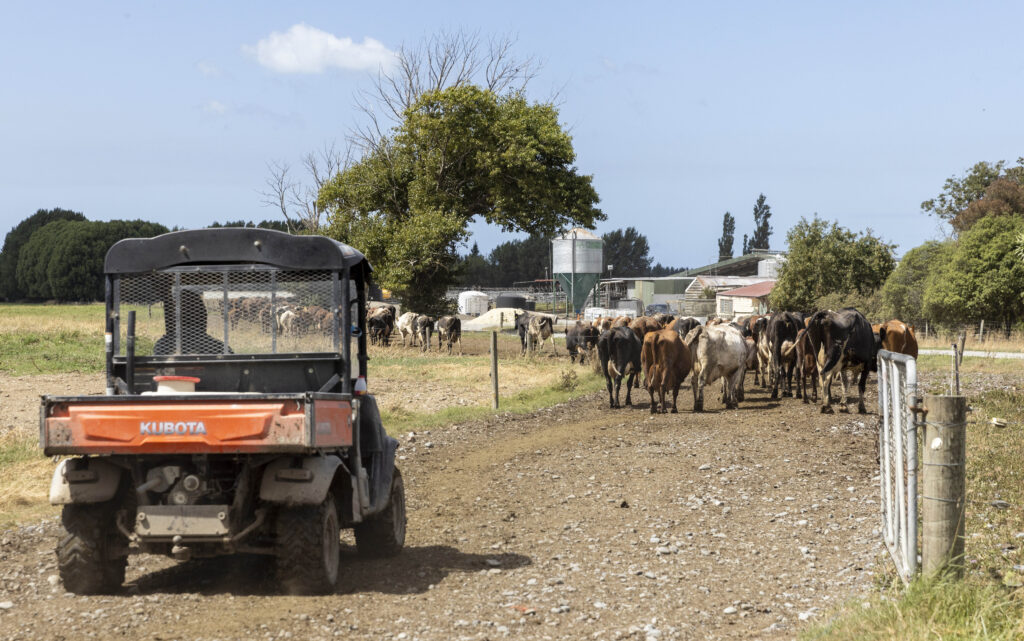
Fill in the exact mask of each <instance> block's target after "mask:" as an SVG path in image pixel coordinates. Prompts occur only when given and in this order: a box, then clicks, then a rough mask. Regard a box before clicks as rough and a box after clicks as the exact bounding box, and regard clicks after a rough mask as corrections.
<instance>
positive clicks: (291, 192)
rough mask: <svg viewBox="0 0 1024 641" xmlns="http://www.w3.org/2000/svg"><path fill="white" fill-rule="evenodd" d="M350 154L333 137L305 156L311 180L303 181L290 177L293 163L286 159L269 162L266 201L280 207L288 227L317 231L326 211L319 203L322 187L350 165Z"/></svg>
mask: <svg viewBox="0 0 1024 641" xmlns="http://www.w3.org/2000/svg"><path fill="white" fill-rule="evenodd" d="M349 158H350V155H349V154H348V153H346V154H345V155H342V154H341V152H339V151H338V148H337V145H336V143H335V142H334V141H331V142H327V143H324V145H323V147H321V148H320V149H319V150H317V151H315V152H312V151H311V152H309V153H308V154H306V155H305V156H303V157H302V166H303V168H304V169H305V171H306V174H307V175H308V176H309V178H310V180H309V182H305V183H300V182H299V181H296V180H292V179H291V178H290V177H289V171H291V167H290V166H289V165H288V164H287V163H284V162H279V161H274V162H271V163H267V170H268V171H269V172H270V176H269V177H268V178H267V180H266V185H267V190H266V191H262V192H260V194H261V195H262V196H263V204H264V205H266V206H270V207H277V208H278V209H280V210H281V215H282V216H284V219H285V221H286V222H287V224H288V230H289V231H291V232H295V231H297V230H302V231H305V232H309V233H317V232H319V231H320V227H321V226H322V224H323V215H324V211H323V210H322V209H321V208H320V206H319V204H318V203H317V198H318V196H319V195H320V189H321V188H322V187H323V186H324V185H326V184H327V183H328V182H329V181H330V180H331V179H332V178H334V176H335V175H336V174H338V173H339V172H341V171H344V170H345V168H346V167H347V166H348V163H349Z"/></svg>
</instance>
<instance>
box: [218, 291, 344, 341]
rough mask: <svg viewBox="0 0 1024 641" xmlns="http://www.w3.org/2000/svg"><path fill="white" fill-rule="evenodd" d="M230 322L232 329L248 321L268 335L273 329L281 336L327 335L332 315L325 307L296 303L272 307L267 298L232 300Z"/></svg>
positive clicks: (229, 314)
mask: <svg viewBox="0 0 1024 641" xmlns="http://www.w3.org/2000/svg"><path fill="white" fill-rule="evenodd" d="M228 320H229V321H230V323H231V329H235V328H237V327H238V325H239V324H240V323H242V322H249V323H255V324H259V326H260V328H261V329H262V330H263V331H264V332H265V333H270V332H271V331H272V329H273V330H274V331H276V332H277V333H278V335H281V336H285V335H293V336H303V335H305V334H311V333H326V332H328V331H330V329H331V325H332V323H333V319H332V318H331V312H330V310H328V309H327V308H326V307H321V306H319V305H298V304H293V303H278V304H277V305H275V306H271V303H270V301H269V300H268V299H266V298H258V297H245V298H237V299H234V300H232V301H231V303H230V306H229V307H228Z"/></svg>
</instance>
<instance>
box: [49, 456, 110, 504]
mask: <svg viewBox="0 0 1024 641" xmlns="http://www.w3.org/2000/svg"><path fill="white" fill-rule="evenodd" d="M120 484H121V468H119V467H117V466H116V465H114V464H113V463H109V462H107V461H104V460H103V459H99V458H69V459H64V460H63V461H61V462H60V464H58V465H57V469H56V470H54V471H53V479H52V480H51V481H50V505H68V504H71V503H103V502H104V501H109V500H110V499H112V498H114V495H115V494H117V488H118V486H119V485H120Z"/></svg>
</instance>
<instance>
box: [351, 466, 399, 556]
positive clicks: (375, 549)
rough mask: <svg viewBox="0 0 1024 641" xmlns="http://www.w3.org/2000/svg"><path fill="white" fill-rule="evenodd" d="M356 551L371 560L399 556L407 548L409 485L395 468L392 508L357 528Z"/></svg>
mask: <svg viewBox="0 0 1024 641" xmlns="http://www.w3.org/2000/svg"><path fill="white" fill-rule="evenodd" d="M355 534H356V548H357V549H358V550H359V554H360V555H362V556H368V557H375V558H379V557H387V556H395V555H396V554H398V553H399V552H401V551H402V547H403V546H404V545H405V484H404V483H403V482H402V473H401V472H399V471H398V468H397V467H396V468H395V471H394V475H393V476H392V477H391V494H390V496H389V498H388V506H387V507H386V508H384V511H383V512H381V513H380V514H376V515H374V516H373V518H371V519H369V520H367V521H364V522H363V523H360V524H358V525H356V526H355Z"/></svg>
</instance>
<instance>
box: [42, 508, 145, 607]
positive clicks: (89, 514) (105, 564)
mask: <svg viewBox="0 0 1024 641" xmlns="http://www.w3.org/2000/svg"><path fill="white" fill-rule="evenodd" d="M114 518H115V510H114V509H113V507H112V506H111V505H109V504H104V503H95V504H82V505H65V506H64V509H63V511H62V513H61V521H62V522H63V524H64V530H65V534H64V536H63V537H61V539H60V541H59V542H58V543H57V565H58V567H59V568H60V578H61V581H62V582H63V583H64V589H66V590H67V591H68V592H73V593H75V594H110V593H112V592H116V591H117V590H118V589H119V588H120V587H121V584H122V583H124V569H125V566H126V565H127V564H128V557H127V556H126V555H125V548H126V547H127V545H128V541H127V539H125V537H124V535H122V534H121V533H120V532H119V531H118V529H117V525H116V524H115V522H114Z"/></svg>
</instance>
